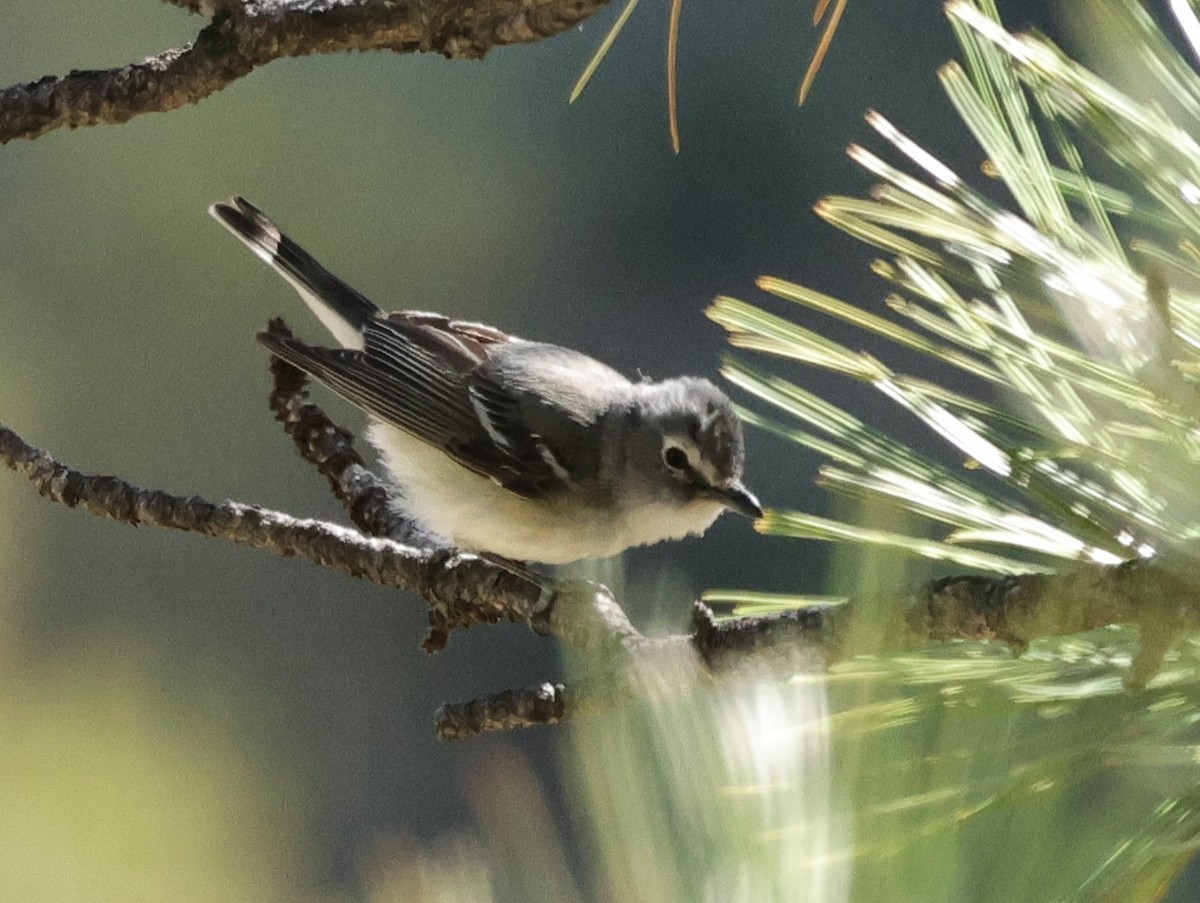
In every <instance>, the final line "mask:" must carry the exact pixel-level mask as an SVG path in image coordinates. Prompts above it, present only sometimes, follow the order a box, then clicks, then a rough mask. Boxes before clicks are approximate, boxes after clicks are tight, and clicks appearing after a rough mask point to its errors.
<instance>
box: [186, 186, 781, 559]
mask: <svg viewBox="0 0 1200 903" xmlns="http://www.w3.org/2000/svg"><path fill="white" fill-rule="evenodd" d="M209 212H210V213H211V214H212V215H213V216H214V217H215V218H216V219H217V220H218V221H219V222H220V223H221V224H222V225H224V226H225V227H226V228H228V229H229V231H230V232H232V233H233V234H234V235H236V236H237V237H238V238H240V239H241V240H242V241H243V242H244V243H245V244H246V245H247V247H249V248H250V249H251V250H252V251H254V253H255V254H257V255H258V256H259V257H261V258H262V259H263V260H265V261H266V262H267V263H268V264H270V265H271V266H272V267H273V268H274V269H275V270H276V272H278V273H279V274H280V275H281V276H283V278H284V279H286V280H287V281H288V282H290V283H291V284H292V286H293V287H294V288H295V289H296V291H298V292H299V293H300V296H301V297H302V298H303V299H304V301H305V302H306V303H307V304H308V306H309V307H310V308H311V309H312V311H313V313H315V314H316V315H317V318H318V319H319V320H320V321H321V322H322V323H323V324H324V325H325V327H326V328H327V329H328V330H329V331H330V332H331V333H332V334H333V336H334V338H335V339H336V340H337V342H338V343H339V344H340V345H341V346H342V347H341V348H321V347H316V346H312V345H308V344H305V343H304V342H302V341H299V340H297V339H292V338H280V337H278V336H275V335H271V334H268V333H260V334H259V336H258V340H259V341H260V342H261V343H262V344H264V345H265V346H267V348H269V349H270V350H271V353H272V354H275V355H277V356H279V357H281V358H283V360H285V361H288V362H289V363H291V364H293V365H295V366H296V367H299V368H300V369H301V370H304V371H306V372H307V373H309V374H311V375H312V376H314V377H316V378H317V379H319V380H320V381H321V382H323V383H325V384H326V385H327V386H329V387H330V388H331V389H333V390H334V391H335V392H337V393H338V394H339V395H341V396H343V397H344V398H346V399H348V400H349V401H351V402H352V403H354V404H355V405H357V406H358V407H360V408H362V409H363V410H364V411H366V412H367V414H368V415H370V420H371V427H370V434H369V435H370V439H371V441H372V443H373V444H374V445H375V447H376V448H377V449H378V452H379V456H380V459H381V461H382V463H383V465H384V467H385V468H386V469H387V471H388V473H389V475H390V476H391V478H392V480H394V482H395V483H396V485H397V488H398V490H399V492H400V494H401V496H402V502H401V505H402V508H403V511H402V513H403V514H404V515H405V516H406V517H409V518H411V519H412V520H413V521H415V522H416V523H417V524H418V525H420V526H421V527H422V528H423V529H425V530H426V531H428V532H430V533H434V534H437V535H439V536H442V537H445V538H446V539H447V540H449V541H450V542H452V543H453V544H455V545H456V546H458V547H460V548H463V549H466V550H470V551H477V552H490V553H493V554H495V555H500V556H503V557H505V558H510V559H516V560H519V561H541V562H546V563H549V564H560V563H564V562H568V561H575V560H577V559H580V558H598V557H604V556H608V555H615V554H617V553H618V552H621V551H623V550H625V549H627V548H629V547H631V546H638V545H645V544H649V543H655V542H659V541H661V540H664V539H678V538H680V537H683V536H687V535H689V534H699V533H703V532H704V531H705V530H706V529H707V528H708V527H709V525H711V524H712V522H713V521H714V520H716V519H717V516H718V515H719V514H721V512H722V511H724V510H726V509H732V510H733V511H737V512H739V513H740V514H745V515H749V516H751V517H761V516H762V509H761V508H760V507H759V504H758V501H757V500H756V499H755V498H754V496H753V495H752V494H751V493H750V492H749V491H748V490H747V489H746V487H745V485H744V484H743V483H742V465H743V460H744V457H745V454H744V449H743V443H742V424H741V421H739V419H738V417H737V415H736V414H735V413H734V411H733V407H732V406H731V405H730V403H729V399H728V398H726V397H725V395H724V394H723V393H722V392H721V391H720V390H719V389H717V387H716V386H714V385H713V384H712V383H710V382H709V381H708V380H705V379H698V378H695V377H686V376H685V377H680V378H678V379H668V380H665V381H663V382H649V381H641V382H632V381H630V380H628V379H626V378H625V377H624V376H622V375H621V374H620V373H618V372H617V371H616V370H613V369H612V368H610V367H607V366H605V365H604V364H601V363H600V362H599V361H596V360H593V359H592V358H590V357H588V356H587V355H584V354H580V353H579V352H578V351H572V350H571V349H569V348H562V347H559V346H557V345H547V344H543V343H540V342H530V341H526V340H525V339H520V338H517V337H516V336H512V335H508V334H506V333H503V332H501V331H500V330H498V329H494V328H493V327H491V326H484V325H482V324H480V323H468V322H465V321H462V320H452V319H450V318H449V317H445V316H442V315H441V314H435V313H425V312H420V311H397V312H395V313H384V312H383V311H382V310H380V308H379V307H378V306H377V305H375V304H374V303H373V302H372V301H370V300H369V299H368V298H366V297H365V296H363V295H362V294H360V293H359V292H357V291H355V290H354V289H353V288H351V287H350V286H348V285H347V284H346V283H344V282H342V281H341V280H340V279H338V278H337V277H336V276H334V275H333V274H332V273H330V272H329V271H328V270H326V269H325V268H324V267H322V266H321V265H320V264H319V263H317V261H316V260H314V259H313V258H312V257H311V256H310V255H309V254H308V253H307V252H306V251H305V250H304V249H303V248H301V247H300V246H299V245H297V244H296V243H295V242H294V241H292V240H291V239H290V238H288V237H287V236H286V235H284V234H283V233H282V232H281V231H280V230H279V227H278V226H276V225H275V223H273V222H272V221H271V220H270V219H268V218H267V217H266V216H265V215H264V214H263V212H262V211H261V210H259V209H258V208H256V207H255V206H253V205H252V204H250V203H249V202H248V201H246V200H245V199H243V198H234V199H233V200H232V201H230V202H229V203H220V204H214V205H212V207H210V208H209Z"/></svg>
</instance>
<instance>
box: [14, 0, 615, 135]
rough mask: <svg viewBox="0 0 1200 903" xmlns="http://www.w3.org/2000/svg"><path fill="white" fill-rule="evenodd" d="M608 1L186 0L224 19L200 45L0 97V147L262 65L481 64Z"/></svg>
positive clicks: (196, 93) (201, 93) (171, 101)
mask: <svg viewBox="0 0 1200 903" xmlns="http://www.w3.org/2000/svg"><path fill="white" fill-rule="evenodd" d="M607 2H608V0H412V2H406V3H395V2H391V0H303V2H298V0H291V2H274V0H273V2H268V0H246V2H244V3H238V2H233V0H216V2H213V0H195V2H190V0H179V5H181V6H185V7H187V8H188V9H191V10H193V11H196V12H203V13H206V14H213V15H214V16H215V18H213V20H212V21H211V22H210V23H209V24H208V25H207V26H206V27H205V28H203V29H202V30H201V31H200V33H199V35H197V37H196V40H195V42H194V43H192V44H190V45H188V46H186V47H184V48H182V49H179V50H168V51H166V52H164V53H160V54H158V55H157V56H153V57H150V58H149V59H147V60H144V61H142V62H139V63H130V64H129V65H126V66H121V67H118V68H115V69H94V70H76V71H73V72H70V73H69V74H67V75H65V76H46V77H45V78H42V79H40V80H38V81H35V82H29V83H27V84H19V85H13V86H11V87H9V88H7V89H6V90H4V91H0V144H4V143H6V142H8V141H12V140H13V139H14V138H36V137H38V136H39V135H43V134H45V133H46V132H49V131H52V130H54V129H57V128H61V127H62V126H69V127H71V128H75V127H77V126H81V125H96V124H98V123H102V122H104V123H120V122H127V121H128V120H130V119H132V118H133V117H134V116H139V115H141V114H142V113H160V112H166V111H168V110H175V109H178V108H179V107H183V106H186V105H189V104H193V103H197V102H199V101H201V100H203V99H204V98H206V97H208V96H209V95H211V94H215V93H216V92H217V91H220V90H221V89H222V88H224V87H225V86H226V85H228V84H230V83H231V82H233V81H235V80H237V79H239V78H242V77H243V76H245V75H249V74H250V73H251V72H252V71H254V70H255V69H256V68H258V67H259V66H263V65H265V64H267V63H269V62H271V61H272V60H277V59H282V58H285V57H294V56H304V55H307V54H310V53H338V52H342V51H350V50H362V51H370V50H391V51H394V52H396V53H416V52H422V53H425V52H434V53H440V54H442V55H443V56H445V57H446V58H448V59H479V58H481V57H482V56H483V55H484V54H485V53H486V52H487V51H488V50H490V49H491V48H493V47H498V46H502V45H506V44H527V43H532V42H534V41H540V40H543V39H545V38H548V37H551V36H553V35H556V34H558V33H560V32H562V31H565V30H567V29H568V28H570V27H571V26H573V25H575V24H576V23H578V22H580V21H581V20H583V19H585V18H587V17H588V16H590V15H591V14H592V13H594V12H596V11H597V10H598V9H600V8H601V7H603V6H604V5H605V4H606V3H607Z"/></svg>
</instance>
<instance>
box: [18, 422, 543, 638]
mask: <svg viewBox="0 0 1200 903" xmlns="http://www.w3.org/2000/svg"><path fill="white" fill-rule="evenodd" d="M0 459H2V460H3V461H4V462H5V463H6V464H8V466H9V467H11V468H12V469H13V470H16V471H17V472H19V473H21V474H23V475H24V476H25V477H26V478H27V479H29V481H30V482H32V483H33V484H34V486H35V487H36V488H37V490H38V492H39V493H40V494H41V495H43V496H45V497H46V498H49V499H51V500H53V501H56V502H60V503H61V504H64V505H67V506H68V507H71V508H75V507H82V508H84V509H85V510H86V511H88V512H89V513H91V514H95V515H97V516H100V517H110V518H113V519H114V520H118V521H121V522H122V523H126V524H132V525H135V526H138V525H146V524H148V525H153V526H158V527H166V528H167V529H171V530H184V531H187V532H191V533H200V534H202V535H204V536H212V537H217V538H220V539H225V540H228V541H230V542H235V543H239V544H241V545H247V546H250V547H252V548H255V549H263V550H265V551H269V552H274V553H275V554H277V555H283V556H285V557H286V556H292V555H298V556H300V557H302V558H307V559H308V560H309V561H311V562H313V563H314V564H318V565H320V566H322V567H327V568H331V569H333V570H336V571H340V572H341V573H343V574H347V575H349V576H351V577H361V578H363V579H365V580H370V581H371V582H372V583H377V584H379V585H380V586H388V587H393V588H396V589H405V590H412V591H413V592H416V593H419V594H420V595H421V596H422V597H423V598H424V599H425V600H426V601H427V602H428V603H429V604H430V607H431V610H436V611H438V612H440V613H443V619H444V624H443V625H442V626H443V627H444V628H445V629H446V630H449V629H452V628H454V627H468V626H470V625H472V624H477V623H481V622H493V621H498V620H501V619H509V620H513V621H517V622H522V621H530V620H534V621H536V622H537V623H539V624H542V623H545V622H546V616H545V609H546V608H547V606H548V604H549V602H550V599H549V596H548V595H547V593H546V588H545V587H544V586H541V585H539V584H537V583H534V582H532V581H530V580H529V579H528V577H526V576H523V575H517V574H514V573H512V572H511V571H508V570H506V569H505V568H503V567H501V566H499V565H497V564H495V563H493V562H490V561H487V560H485V559H483V558H479V557H477V556H475V555H465V554H461V553H458V552H456V551H454V550H446V549H433V550H430V549H417V548H413V547H411V546H405V545H401V544H400V543H397V542H394V541H392V540H390V539H383V538H376V537H368V536H364V535H362V534H361V533H359V532H357V531H355V530H351V529H348V528H346V527H340V526H338V525H337V524H331V523H326V522H324V521H319V520H309V519H300V518H295V517H291V516H290V515H287V514H283V513H281V512H278V511H270V510H268V509H265V508H259V507H258V506H255V505H244V504H241V503H240V502H229V501H225V502H209V501H206V500H205V499H202V498H200V497H198V496H177V495H170V494H169V493H166V492H162V491H159V490H154V489H142V488H140V487H138V486H134V485H132V484H130V483H127V482H125V481H124V480H121V479H119V478H118V477H113V476H93V475H88V474H83V473H80V472H79V471H77V470H74V469H72V468H70V467H67V466H66V465H65V464H61V463H59V462H58V461H56V460H55V459H54V458H53V457H51V456H50V455H49V454H48V453H47V452H45V451H43V450H41V449H39V448H35V447H33V446H32V445H30V444H29V443H27V442H25V440H23V439H22V438H21V437H20V436H18V435H17V434H16V433H14V432H13V431H12V430H10V429H7V428H6V427H4V426H0Z"/></svg>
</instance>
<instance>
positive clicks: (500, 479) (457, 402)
mask: <svg viewBox="0 0 1200 903" xmlns="http://www.w3.org/2000/svg"><path fill="white" fill-rule="evenodd" d="M363 335H364V346H363V349H362V350H361V351H359V350H356V349H344V348H342V349H330V348H318V347H313V346H310V345H307V344H305V343H304V342H301V341H299V340H297V339H291V338H281V337H279V336H275V335H271V334H270V333H260V334H259V341H260V342H262V343H263V344H264V345H266V346H267V348H269V349H270V350H271V352H272V353H273V354H275V355H277V356H278V357H281V358H283V359H284V360H286V361H288V362H289V363H291V364H293V365H295V366H296V367H299V368H300V369H301V370H304V371H306V372H308V373H310V374H312V375H313V376H315V377H316V378H317V379H319V380H321V381H322V382H324V383H325V384H327V385H328V386H329V387H330V388H331V389H333V390H334V391H335V392H337V393H338V394H339V395H342V396H343V397H345V398H346V399H347V400H349V401H351V402H353V403H354V404H356V405H358V406H359V407H361V408H362V409H363V410H365V411H367V412H368V413H370V414H373V415H374V416H376V417H378V418H380V419H381V420H383V421H385V422H387V423H390V424H392V425H394V426H397V427H399V428H400V429H403V430H405V431H406V432H408V433H410V434H412V435H413V436H416V437H417V438H418V439H421V440H423V441H425V442H428V443H429V444H430V445H433V446H435V447H437V448H440V449H442V450H443V451H445V452H446V453H447V454H448V455H450V456H451V457H453V458H454V459H455V460H457V461H458V462H459V463H460V464H462V465H463V466H465V467H467V468H469V469H471V470H473V471H475V472H476V473H479V474H481V475H484V476H487V477H490V478H491V479H492V480H495V481H496V482H497V483H498V484H500V485H501V486H503V487H505V488H506V489H508V490H510V491H512V492H514V493H516V494H518V495H521V496H524V497H531V496H535V495H539V494H542V493H546V492H554V491H557V490H560V489H564V488H566V487H567V486H568V485H569V484H570V483H571V482H572V479H571V476H570V474H571V473H572V472H573V470H572V469H571V467H570V466H569V463H568V462H569V460H573V459H574V458H575V457H577V456H578V455H579V454H581V453H584V452H586V445H587V443H586V441H585V438H584V436H583V432H584V427H585V424H584V423H583V422H580V421H579V419H578V418H577V417H572V416H571V415H570V414H569V413H568V412H567V411H564V410H562V409H561V408H560V407H559V406H558V405H557V404H556V403H555V400H554V398H553V397H552V396H547V395H545V392H544V390H542V389H539V388H538V387H537V386H536V385H533V384H534V383H536V382H537V381H538V379H537V375H536V373H533V372H528V371H529V370H530V368H528V367H526V368H525V372H524V376H525V379H524V381H520V380H518V381H517V382H515V383H512V384H511V385H510V384H509V383H508V381H507V379H502V378H498V377H502V376H506V375H507V372H506V371H505V372H504V373H502V372H498V371H496V369H495V367H494V366H493V365H494V363H495V362H494V361H493V360H492V358H493V354H494V353H495V352H498V351H499V350H500V348H501V347H503V348H504V351H505V352H507V353H504V354H499V355H496V356H497V357H500V358H502V359H503V358H513V357H514V355H513V354H512V353H511V350H513V349H514V348H515V346H516V345H518V344H519V345H523V346H528V347H532V346H533V343H529V342H523V341H522V340H520V339H516V338H514V337H512V336H509V335H506V334H505V333H502V332H500V331H499V330H495V329H492V328H491V327H487V326H482V325H481V324H475V323H463V322H461V321H453V320H448V319H447V318H445V317H441V316H440V315H437V314H424V313H415V312H404V313H400V314H390V315H388V316H387V317H380V318H377V319H375V320H374V321H372V322H371V323H369V324H368V325H367V327H366V329H365V330H364V333H363ZM539 347H542V348H549V347H550V346H539ZM522 350H524V349H522ZM553 351H554V352H562V353H564V354H566V355H570V356H574V357H577V358H579V359H581V360H582V361H587V362H591V363H592V364H595V365H596V366H602V365H599V364H597V363H596V362H594V361H591V359H590V358H586V357H584V356H583V355H578V354H576V353H575V352H569V351H567V350H566V349H553ZM526 356H527V355H522V354H517V355H515V357H516V358H523V357H526ZM546 376H548V377H551V378H553V377H554V376H555V374H554V373H547V374H546ZM543 432H552V433H553V434H554V435H555V436H556V437H557V439H558V440H559V441H556V443H555V445H556V446H560V447H552V446H551V444H550V443H549V442H547V440H546V439H545V438H544V437H543Z"/></svg>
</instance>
